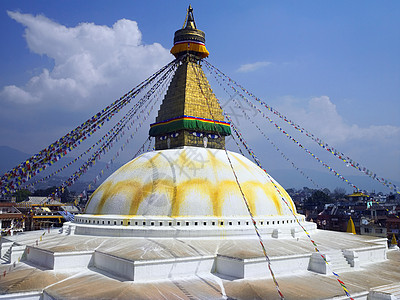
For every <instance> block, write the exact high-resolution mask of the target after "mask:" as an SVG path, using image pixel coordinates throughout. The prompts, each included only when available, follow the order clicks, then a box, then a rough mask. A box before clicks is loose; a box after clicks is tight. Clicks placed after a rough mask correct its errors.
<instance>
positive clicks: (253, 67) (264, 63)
mask: <svg viewBox="0 0 400 300" xmlns="http://www.w3.org/2000/svg"><path fill="white" fill-rule="evenodd" d="M271 64H272V63H271V62H268V61H259V62H255V63H252V64H244V65H241V66H240V67H239V69H238V70H237V72H242V73H247V72H253V71H256V70H258V69H261V68H264V67H267V66H269V65H271Z"/></svg>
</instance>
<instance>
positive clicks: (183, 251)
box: [0, 7, 400, 300]
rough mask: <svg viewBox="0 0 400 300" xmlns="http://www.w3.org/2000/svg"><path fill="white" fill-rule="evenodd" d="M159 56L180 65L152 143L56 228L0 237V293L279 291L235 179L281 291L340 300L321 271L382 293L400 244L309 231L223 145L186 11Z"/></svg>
mask: <svg viewBox="0 0 400 300" xmlns="http://www.w3.org/2000/svg"><path fill="white" fill-rule="evenodd" d="M171 53H172V54H173V55H175V56H176V57H177V58H181V62H180V65H179V67H178V69H177V70H176V74H175V76H174V78H173V79H172V82H171V84H170V86H169V89H168V92H167V94H166V96H165V98H164V99H163V103H162V105H161V107H160V110H159V112H158V116H157V119H156V122H155V123H154V124H152V125H151V128H150V132H149V134H150V135H151V136H153V137H154V138H155V140H156V142H155V151H151V152H148V153H145V154H142V155H141V156H139V157H137V158H135V159H134V160H132V161H130V162H128V163H127V164H125V165H124V166H122V167H121V168H120V169H118V170H117V171H116V172H115V173H114V174H112V175H111V176H110V177H109V178H108V179H106V180H105V181H104V182H103V184H102V185H100V186H99V188H98V189H97V190H96V191H95V193H94V194H93V195H92V197H91V199H90V201H89V202H88V204H87V207H86V211H85V213H84V214H81V215H77V216H76V217H75V221H74V222H68V223H65V224H64V226H63V228H62V230H61V231H60V232H58V231H57V230H51V231H50V232H47V231H46V232H43V231H32V232H24V233H23V234H20V235H14V236H12V237H7V238H3V239H2V241H1V249H0V250H1V260H2V265H0V299H37V300H41V299H44V300H47V299H52V300H53V299H279V296H278V293H277V290H276V287H275V283H274V282H275V281H274V280H273V279H272V277H271V273H270V272H269V271H268V264H267V261H266V257H265V255H264V254H263V251H262V249H261V247H260V242H259V239H258V238H257V235H256V234H255V230H254V226H253V224H251V221H250V220H251V219H250V215H249V211H248V210H247V207H246V205H245V203H244V198H243V196H242V194H241V192H240V189H239V185H240V187H241V189H242V191H243V193H244V197H245V199H246V201H247V202H248V206H249V208H250V211H251V213H252V214H253V215H254V220H255V222H256V225H257V227H258V228H259V231H260V235H261V236H262V237H263V239H264V244H265V248H266V251H267V253H268V256H269V260H270V262H271V265H270V267H271V268H272V269H273V271H274V273H275V277H276V279H277V281H278V282H279V285H280V289H281V291H282V292H283V294H284V296H285V299H336V300H338V299H346V298H347V297H346V296H345V294H344V292H343V289H342V287H341V286H340V285H339V283H338V281H337V277H336V276H334V275H332V272H331V271H332V270H334V271H335V272H337V273H338V274H340V280H341V281H342V282H345V283H346V286H347V289H348V290H349V292H350V293H351V295H352V297H353V299H359V300H361V299H369V300H377V299H394V298H393V297H396V295H398V291H399V290H400V284H399V282H400V273H399V272H398V271H399V269H400V252H399V251H398V250H388V248H387V244H386V239H382V238H377V237H372V236H360V235H353V234H349V233H341V232H333V231H323V230H318V229H316V225H315V224H314V223H310V222H306V221H305V219H304V216H302V215H300V214H297V212H296V208H295V206H294V204H293V202H292V200H291V199H290V197H289V195H288V194H287V193H286V192H285V191H284V189H283V188H282V187H281V186H280V185H279V184H278V183H277V182H276V181H274V180H272V181H273V182H274V184H276V185H277V186H278V188H279V190H280V191H281V192H282V194H283V197H284V199H285V201H286V202H287V203H288V206H289V207H288V206H287V205H286V204H285V203H284V202H283V201H282V199H281V198H280V196H279V195H278V194H277V191H276V188H275V187H274V186H273V185H272V183H271V181H270V180H269V178H268V176H267V175H266V173H265V172H264V171H263V170H261V169H260V168H259V167H258V166H256V165H255V164H253V163H252V162H251V161H250V160H248V159H247V158H245V157H244V156H242V155H239V154H237V153H234V152H231V151H226V149H225V138H226V137H227V136H229V134H230V129H229V124H228V123H227V122H226V121H225V120H224V118H223V114H222V110H221V108H220V106H219V104H218V101H217V99H216V97H215V95H214V94H213V92H212V90H211V88H210V86H209V83H208V81H207V79H206V78H205V76H204V73H203V71H202V68H201V60H202V59H203V58H205V57H207V55H208V51H207V49H206V48H205V34H204V33H203V32H202V31H200V30H198V29H197V26H196V23H195V21H194V17H193V10H192V8H191V7H189V9H188V13H187V19H186V22H185V25H184V28H182V29H180V30H178V31H177V32H176V33H175V38H174V46H173V48H172V49H171ZM234 172H235V174H236V176H237V180H236V179H235V177H234ZM289 208H290V209H289ZM290 210H292V211H293V212H294V214H292V213H291V212H290ZM294 216H296V217H297V219H298V220H299V221H300V223H301V225H302V226H303V228H304V229H305V230H306V231H307V232H308V233H309V234H311V236H312V239H313V243H311V242H310V240H309V238H308V237H307V236H306V234H305V233H304V232H303V229H301V227H300V226H299V225H298V224H297V222H295V217H294ZM314 244H317V245H318V247H319V251H320V252H318V253H317V252H316V251H315V245H314ZM321 254H323V255H324V257H325V259H326V261H324V260H323V259H322V257H321ZM326 262H329V264H327V263H326ZM1 274H3V276H1ZM388 297H389V298H388ZM390 297H392V298H390Z"/></svg>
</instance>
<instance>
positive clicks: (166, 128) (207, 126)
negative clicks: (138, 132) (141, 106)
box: [149, 116, 231, 136]
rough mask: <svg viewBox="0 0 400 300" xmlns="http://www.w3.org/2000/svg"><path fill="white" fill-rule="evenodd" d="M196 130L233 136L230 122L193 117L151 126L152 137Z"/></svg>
mask: <svg viewBox="0 0 400 300" xmlns="http://www.w3.org/2000/svg"><path fill="white" fill-rule="evenodd" d="M183 129H187V130H194V131H206V132H218V133H219V134H221V135H223V136H226V135H230V134H231V127H230V125H229V123H228V122H224V121H217V120H215V121H214V120H210V119H204V118H196V117H191V116H180V117H177V118H173V119H169V120H165V121H162V122H158V123H153V124H150V132H149V135H150V136H159V135H162V134H165V133H169V132H174V131H178V130H183Z"/></svg>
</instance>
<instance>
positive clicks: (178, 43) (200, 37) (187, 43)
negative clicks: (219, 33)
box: [171, 5, 210, 59]
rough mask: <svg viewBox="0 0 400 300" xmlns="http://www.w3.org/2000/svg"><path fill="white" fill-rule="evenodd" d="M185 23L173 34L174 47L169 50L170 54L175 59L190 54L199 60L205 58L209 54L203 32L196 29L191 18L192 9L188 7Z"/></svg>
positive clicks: (192, 17)
mask: <svg viewBox="0 0 400 300" xmlns="http://www.w3.org/2000/svg"><path fill="white" fill-rule="evenodd" d="M185 23H186V26H185ZM185 23H184V24H183V27H182V29H179V30H177V31H176V32H175V36H174V46H173V47H172V49H171V53H172V54H173V55H174V56H175V57H179V56H181V55H185V54H187V53H191V54H194V55H195V56H197V57H198V58H199V59H202V58H206V57H207V56H208V55H209V54H210V53H209V52H208V51H207V49H206V46H205V44H204V43H205V42H206V38H205V36H206V35H205V33H204V32H203V31H201V30H199V29H197V27H196V22H195V21H194V16H193V8H192V7H191V6H190V5H189V8H188V9H187V13H186V19H185Z"/></svg>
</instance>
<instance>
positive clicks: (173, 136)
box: [170, 132, 179, 138]
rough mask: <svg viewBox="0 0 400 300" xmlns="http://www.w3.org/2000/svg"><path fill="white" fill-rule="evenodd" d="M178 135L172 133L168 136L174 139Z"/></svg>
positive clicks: (177, 133)
mask: <svg viewBox="0 0 400 300" xmlns="http://www.w3.org/2000/svg"><path fill="white" fill-rule="evenodd" d="M178 135H179V132H174V133H171V134H170V137H172V138H176V137H177V136H178Z"/></svg>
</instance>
